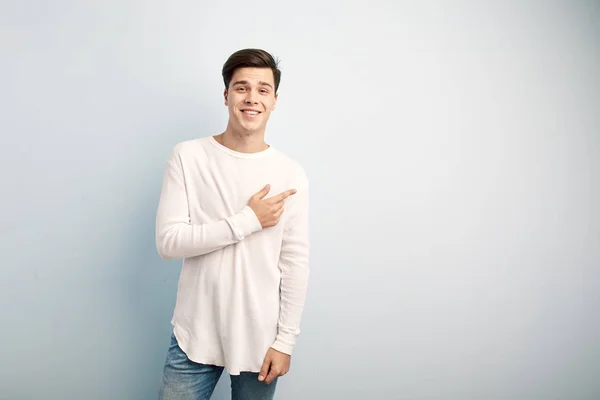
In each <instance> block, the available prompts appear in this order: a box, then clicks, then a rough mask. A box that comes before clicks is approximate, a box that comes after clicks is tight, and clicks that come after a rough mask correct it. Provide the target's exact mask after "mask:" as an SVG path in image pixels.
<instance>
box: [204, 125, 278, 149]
mask: <svg viewBox="0 0 600 400" xmlns="http://www.w3.org/2000/svg"><path fill="white" fill-rule="evenodd" d="M214 138H215V140H216V141H217V142H218V143H220V144H222V145H223V146H225V147H228V148H230V149H231V150H234V151H237V152H240V153H258V152H260V151H263V150H266V149H268V148H269V145H268V144H266V143H265V132H264V130H263V131H262V132H240V131H236V130H235V129H233V127H232V126H231V124H227V129H225V132H223V133H221V134H219V135H216V136H214Z"/></svg>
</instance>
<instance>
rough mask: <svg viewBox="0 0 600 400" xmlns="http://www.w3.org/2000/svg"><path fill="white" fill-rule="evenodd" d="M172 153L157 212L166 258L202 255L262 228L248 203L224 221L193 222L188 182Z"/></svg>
mask: <svg viewBox="0 0 600 400" xmlns="http://www.w3.org/2000/svg"><path fill="white" fill-rule="evenodd" d="M178 164H179V163H178V161H177V157H175V155H174V153H172V155H171V157H170V159H169V161H168V162H167V166H166V169H165V173H164V178H163V184H162V190H161V194H160V200H159V204H158V210H157V214H156V248H157V250H158V254H159V255H160V256H161V257H162V258H163V259H165V260H174V259H179V258H189V257H195V256H200V255H203V254H207V253H210V252H213V251H215V250H218V249H221V248H223V247H225V246H228V245H231V244H234V243H237V242H239V241H241V240H243V239H244V238H246V237H247V236H249V235H251V234H252V233H254V232H257V231H259V230H261V229H262V226H261V224H260V221H259V220H258V218H257V216H256V214H255V213H254V211H253V210H252V209H251V208H250V207H249V206H245V207H244V208H243V209H242V210H241V211H240V212H238V213H237V214H234V215H232V216H230V217H228V218H225V219H222V220H220V221H215V222H210V223H205V224H191V223H190V215H189V206H188V198H187V190H186V182H185V179H184V177H183V173H182V171H181V166H180V165H178Z"/></svg>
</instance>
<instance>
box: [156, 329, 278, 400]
mask: <svg viewBox="0 0 600 400" xmlns="http://www.w3.org/2000/svg"><path fill="white" fill-rule="evenodd" d="M222 372H223V367H218V366H215V365H206V364H199V363H196V362H194V361H191V360H190V359H189V358H188V357H187V355H186V354H185V353H184V352H183V350H181V348H180V347H179V344H178V343H177V339H176V338H175V335H174V334H173V335H171V345H170V346H169V351H168V352H167V360H166V362H165V367H164V372H163V382H162V385H161V388H160V396H159V399H160V400H209V399H210V396H211V395H212V393H213V391H214V390H215V386H216V385H217V382H218V381H219V378H220V377H221V373H222ZM229 377H230V379H231V399H232V400H272V399H273V396H274V395H275V385H276V384H277V379H276V380H274V381H273V382H271V384H269V385H267V384H266V383H265V382H260V381H259V380H258V373H254V372H242V373H241V374H240V375H230V376H229Z"/></svg>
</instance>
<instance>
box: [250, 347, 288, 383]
mask: <svg viewBox="0 0 600 400" xmlns="http://www.w3.org/2000/svg"><path fill="white" fill-rule="evenodd" d="M291 358H292V356H290V355H289V354H285V353H282V352H280V351H277V350H275V349H274V348H272V347H271V348H269V351H267V355H266V356H265V361H263V365H262V368H261V369H260V372H259V373H258V380H259V381H261V382H262V381H264V382H265V383H266V384H267V385H268V384H270V383H271V382H273V381H274V380H275V378H277V377H278V376H283V375H285V374H287V373H288V371H289V370H290V360H291Z"/></svg>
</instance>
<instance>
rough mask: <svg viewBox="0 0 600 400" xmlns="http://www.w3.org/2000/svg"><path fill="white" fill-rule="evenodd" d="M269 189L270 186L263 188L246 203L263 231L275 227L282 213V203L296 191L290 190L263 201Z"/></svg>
mask: <svg viewBox="0 0 600 400" xmlns="http://www.w3.org/2000/svg"><path fill="white" fill-rule="evenodd" d="M270 189H271V185H267V186H265V187H264V188H262V189H261V190H260V192H258V193H256V194H255V195H254V196H252V197H251V198H250V201H249V202H248V205H249V206H250V208H252V211H254V214H256V216H257V217H258V220H259V221H260V224H261V225H262V227H263V229H264V228H269V227H271V226H275V225H277V223H278V222H279V218H280V217H281V214H282V213H283V201H284V200H285V199H287V198H288V197H289V196H291V195H293V194H295V193H296V189H290V190H286V191H285V192H282V193H280V194H278V195H277V196H273V197H269V198H268V199H264V197H265V196H266V195H267V193H269V190H270Z"/></svg>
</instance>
